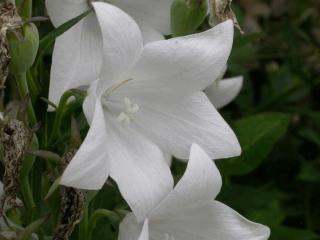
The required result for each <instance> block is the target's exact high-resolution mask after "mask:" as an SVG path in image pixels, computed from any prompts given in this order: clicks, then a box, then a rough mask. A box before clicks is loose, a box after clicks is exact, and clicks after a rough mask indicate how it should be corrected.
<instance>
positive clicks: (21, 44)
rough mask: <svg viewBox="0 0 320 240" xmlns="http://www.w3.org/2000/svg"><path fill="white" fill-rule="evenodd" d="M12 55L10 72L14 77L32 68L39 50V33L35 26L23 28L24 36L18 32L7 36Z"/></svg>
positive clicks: (28, 25) (30, 25)
mask: <svg viewBox="0 0 320 240" xmlns="http://www.w3.org/2000/svg"><path fill="white" fill-rule="evenodd" d="M7 37H8V44H9V53H10V72H11V73H12V74H14V75H17V74H19V73H25V72H27V70H28V69H29V68H30V67H31V66H32V64H33V62H34V60H35V58H36V56H37V52H38V48H39V33H38V29H37V27H36V26H35V25H34V24H33V23H30V24H27V25H25V26H24V27H23V28H22V36H20V33H18V32H9V33H8V34H7Z"/></svg>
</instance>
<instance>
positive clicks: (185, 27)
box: [171, 0, 208, 36]
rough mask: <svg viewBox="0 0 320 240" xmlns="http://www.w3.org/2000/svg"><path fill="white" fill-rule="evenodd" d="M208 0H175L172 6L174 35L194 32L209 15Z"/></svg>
mask: <svg viewBox="0 0 320 240" xmlns="http://www.w3.org/2000/svg"><path fill="white" fill-rule="evenodd" d="M207 9H208V5H207V1H206V0H174V1H173V3H172V7H171V29H172V33H173V35H174V36H183V35H188V34H191V33H194V31H195V30H196V29H197V28H198V27H199V26H200V25H201V23H202V22H203V21H204V19H205V17H206V16H207V11H208V10H207Z"/></svg>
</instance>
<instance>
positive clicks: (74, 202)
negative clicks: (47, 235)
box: [53, 149, 85, 240]
mask: <svg viewBox="0 0 320 240" xmlns="http://www.w3.org/2000/svg"><path fill="white" fill-rule="evenodd" d="M75 154H76V150H75V149H73V150H71V151H69V152H67V153H66V154H65V155H64V156H62V158H61V171H63V170H64V169H65V168H66V167H67V166H68V164H69V162H70V161H71V159H72V158H73V156H74V155H75ZM60 195H61V209H60V214H61V216H60V221H59V223H58V226H57V227H56V230H55V234H54V238H53V239H54V240H68V239H69V237H70V235H71V234H72V232H73V230H74V228H75V226H76V225H77V224H78V223H79V222H80V220H81V217H82V213H83V209H84V207H85V194H84V193H83V192H81V191H80V190H77V189H74V188H70V187H65V186H62V187H61V190H60Z"/></svg>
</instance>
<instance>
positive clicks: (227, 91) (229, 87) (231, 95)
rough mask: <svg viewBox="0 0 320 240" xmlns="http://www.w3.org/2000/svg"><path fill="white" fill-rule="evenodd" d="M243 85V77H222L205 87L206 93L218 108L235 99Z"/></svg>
mask: <svg viewBox="0 0 320 240" xmlns="http://www.w3.org/2000/svg"><path fill="white" fill-rule="evenodd" d="M242 85H243V77H242V76H240V77H234V78H227V79H222V80H218V81H216V82H214V83H213V84H212V85H210V86H209V87H207V88H206V89H205V93H206V94H207V96H208V98H209V99H210V101H211V102H212V104H213V105H214V106H215V107H216V108H222V107H224V106H226V105H227V104H229V103H230V102H231V101H232V100H234V99H235V98H236V97H237V96H238V94H239V92H240V90H241V88H242Z"/></svg>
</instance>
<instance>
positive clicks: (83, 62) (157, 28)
mask: <svg viewBox="0 0 320 240" xmlns="http://www.w3.org/2000/svg"><path fill="white" fill-rule="evenodd" d="M90 2H91V1H90V0H46V8H47V11H48V14H49V16H50V19H51V21H52V23H53V25H54V26H55V27H58V26H60V25H61V24H63V23H65V22H66V21H68V20H70V19H72V18H74V17H76V16H78V15H80V14H82V13H84V12H86V11H88V10H89V9H90V5H91V3H90ZM108 2H111V3H112V4H114V5H116V6H118V7H120V8H121V9H123V10H124V11H126V12H127V13H128V14H129V15H131V16H132V17H133V18H134V19H135V20H136V21H138V23H139V27H140V28H141V30H142V31H141V32H142V34H143V39H144V42H145V43H147V42H150V41H153V40H155V39H159V38H163V36H162V35H161V34H169V33H170V6H171V0H160V1H159V0H112V1H108ZM110 19H111V16H110ZM102 27H103V26H102ZM102 47H103V40H102V36H101V30H100V25H99V23H98V19H97V17H96V15H95V13H90V14H89V15H88V16H86V17H85V18H84V19H82V20H81V21H80V22H79V23H77V24H76V25H75V26H74V27H72V28H71V29H69V30H68V31H66V32H65V33H63V34H62V35H61V36H60V37H58V38H57V40H56V42H55V46H54V50H53V55H52V68H51V73H50V75H51V76H50V79H51V80H50V91H49V100H50V101H52V102H54V103H58V102H59V99H60V97H61V96H62V94H63V93H64V92H65V91H66V90H68V89H71V88H77V87H80V86H87V85H89V84H90V83H91V82H92V81H94V80H96V79H97V78H98V77H99V73H100V70H101V66H102V59H103V56H102V52H101V49H102Z"/></svg>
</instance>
